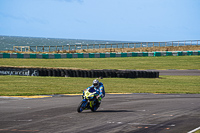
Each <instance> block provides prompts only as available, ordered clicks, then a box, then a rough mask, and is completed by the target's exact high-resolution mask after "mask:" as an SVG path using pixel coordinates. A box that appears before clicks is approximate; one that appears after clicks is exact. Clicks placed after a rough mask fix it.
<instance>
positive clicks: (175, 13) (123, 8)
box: [0, 0, 200, 41]
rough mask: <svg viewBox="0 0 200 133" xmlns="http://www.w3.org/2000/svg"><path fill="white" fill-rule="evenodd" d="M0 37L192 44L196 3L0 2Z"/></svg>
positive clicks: (199, 0)
mask: <svg viewBox="0 0 200 133" xmlns="http://www.w3.org/2000/svg"><path fill="white" fill-rule="evenodd" d="M0 35H9V36H29V37H48V38H66V39H90V40H115V41H176V40H196V39H200V0H0Z"/></svg>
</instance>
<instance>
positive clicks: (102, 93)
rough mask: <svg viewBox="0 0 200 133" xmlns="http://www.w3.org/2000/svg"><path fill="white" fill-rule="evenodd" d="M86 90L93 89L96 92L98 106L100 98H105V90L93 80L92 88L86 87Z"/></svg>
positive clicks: (99, 83)
mask: <svg viewBox="0 0 200 133" xmlns="http://www.w3.org/2000/svg"><path fill="white" fill-rule="evenodd" d="M87 89H88V90H90V89H94V90H95V91H96V93H97V94H98V96H96V99H98V103H99V105H100V104H101V100H102V98H104V97H105V89H104V86H103V83H102V82H99V81H98V80H97V79H95V80H93V84H92V86H90V87H88V88H87Z"/></svg>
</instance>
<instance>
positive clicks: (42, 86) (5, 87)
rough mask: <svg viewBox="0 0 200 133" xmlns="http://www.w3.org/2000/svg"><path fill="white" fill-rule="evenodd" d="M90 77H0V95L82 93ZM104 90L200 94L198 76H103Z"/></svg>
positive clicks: (108, 91) (90, 81) (89, 81)
mask: <svg viewBox="0 0 200 133" xmlns="http://www.w3.org/2000/svg"><path fill="white" fill-rule="evenodd" d="M92 80H93V79H92V78H65V77H29V76H27V77H26V76H0V95H1V96H17V95H18V96H19V95H49V94H50V95H51V94H76V93H82V90H83V89H86V88H87V87H88V86H90V85H91V84H92ZM100 81H101V82H103V83H104V86H105V90H106V92H107V93H184V94H187V93H200V87H199V86H200V82H199V81H200V76H160V78H156V79H147V78H137V79H128V78H127V79H125V78H104V79H100Z"/></svg>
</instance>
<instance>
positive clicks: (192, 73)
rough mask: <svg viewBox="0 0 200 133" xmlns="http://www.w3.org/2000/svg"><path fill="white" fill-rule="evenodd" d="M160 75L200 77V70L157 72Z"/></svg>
mask: <svg viewBox="0 0 200 133" xmlns="http://www.w3.org/2000/svg"><path fill="white" fill-rule="evenodd" d="M157 71H159V74H160V75H182V76H200V70H195V69H194V70H176V69H174V70H157Z"/></svg>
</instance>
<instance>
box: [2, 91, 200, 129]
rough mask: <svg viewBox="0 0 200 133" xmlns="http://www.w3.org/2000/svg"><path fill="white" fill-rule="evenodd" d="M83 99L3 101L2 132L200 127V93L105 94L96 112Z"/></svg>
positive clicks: (64, 96) (55, 98)
mask: <svg viewBox="0 0 200 133" xmlns="http://www.w3.org/2000/svg"><path fill="white" fill-rule="evenodd" d="M80 101H81V96H66V95H57V96H53V97H51V98H41V99H23V98H7V97H0V133H82V132H86V133H92V132H96V133H187V132H188V131H191V130H193V129H195V128H198V127H200V94H123V95H117V94H115V95H111V94H107V95H106V97H105V98H104V99H103V100H102V104H101V106H100V108H99V109H98V110H97V112H91V111H90V110H84V111H83V112H82V113H78V112H77V111H76V110H77V106H78V105H79V103H80Z"/></svg>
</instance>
